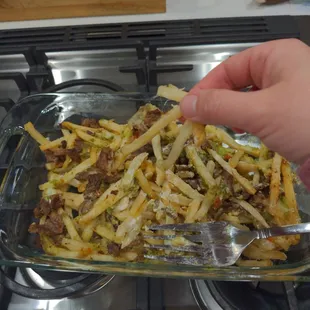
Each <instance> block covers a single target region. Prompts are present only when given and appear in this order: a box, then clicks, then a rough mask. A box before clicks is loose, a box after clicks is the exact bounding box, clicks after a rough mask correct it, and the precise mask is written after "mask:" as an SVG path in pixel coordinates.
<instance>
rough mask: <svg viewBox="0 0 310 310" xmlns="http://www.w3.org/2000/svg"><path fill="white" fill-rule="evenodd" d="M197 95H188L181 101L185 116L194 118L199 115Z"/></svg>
mask: <svg viewBox="0 0 310 310" xmlns="http://www.w3.org/2000/svg"><path fill="white" fill-rule="evenodd" d="M197 99H198V98H197V96H195V95H187V96H186V97H185V98H184V99H183V100H182V102H181V110H182V113H183V116H184V117H186V118H192V117H194V116H196V115H197V113H196V112H197V111H196V106H197Z"/></svg>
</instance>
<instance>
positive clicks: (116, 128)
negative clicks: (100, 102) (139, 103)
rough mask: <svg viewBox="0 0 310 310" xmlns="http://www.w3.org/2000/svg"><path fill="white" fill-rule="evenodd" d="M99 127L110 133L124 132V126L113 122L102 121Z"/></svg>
mask: <svg viewBox="0 0 310 310" xmlns="http://www.w3.org/2000/svg"><path fill="white" fill-rule="evenodd" d="M99 125H100V126H101V127H103V128H105V129H107V130H109V131H112V132H115V133H117V134H119V135H120V134H121V133H122V132H123V130H124V126H123V125H119V124H117V123H115V122H113V121H111V120H106V119H101V120H99Z"/></svg>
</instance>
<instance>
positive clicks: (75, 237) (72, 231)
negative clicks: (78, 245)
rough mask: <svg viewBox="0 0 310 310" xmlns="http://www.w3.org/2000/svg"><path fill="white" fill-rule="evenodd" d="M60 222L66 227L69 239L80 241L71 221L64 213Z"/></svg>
mask: <svg viewBox="0 0 310 310" xmlns="http://www.w3.org/2000/svg"><path fill="white" fill-rule="evenodd" d="M62 220H63V222H64V224H65V226H66V229H67V231H68V234H69V236H70V238H71V239H73V240H77V241H82V239H81V237H80V236H79V234H78V232H77V230H76V228H75V226H74V223H73V221H72V219H71V218H70V217H69V216H68V214H66V213H65V212H63V213H62Z"/></svg>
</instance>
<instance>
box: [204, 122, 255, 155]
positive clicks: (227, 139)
mask: <svg viewBox="0 0 310 310" xmlns="http://www.w3.org/2000/svg"><path fill="white" fill-rule="evenodd" d="M206 132H207V133H208V134H210V133H212V134H214V135H215V136H216V138H217V139H218V140H220V141H221V142H223V143H225V144H227V145H228V146H230V147H232V148H234V149H236V150H242V151H244V152H245V153H247V154H250V155H252V156H254V157H258V156H259V149H258V148H254V147H251V146H248V145H241V144H239V143H237V142H236V141H235V140H234V139H233V138H232V137H231V136H230V135H229V134H228V133H226V132H225V131H224V130H223V129H221V128H218V127H215V126H212V125H207V126H206Z"/></svg>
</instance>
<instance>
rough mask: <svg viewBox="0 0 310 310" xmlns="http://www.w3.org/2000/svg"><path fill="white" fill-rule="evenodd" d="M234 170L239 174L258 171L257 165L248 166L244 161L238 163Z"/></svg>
mask: <svg viewBox="0 0 310 310" xmlns="http://www.w3.org/2000/svg"><path fill="white" fill-rule="evenodd" d="M236 170H237V171H238V172H240V173H243V174H247V173H249V172H255V171H257V170H258V168H257V165H254V164H249V163H247V162H244V161H239V162H238V164H237V166H236Z"/></svg>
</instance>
